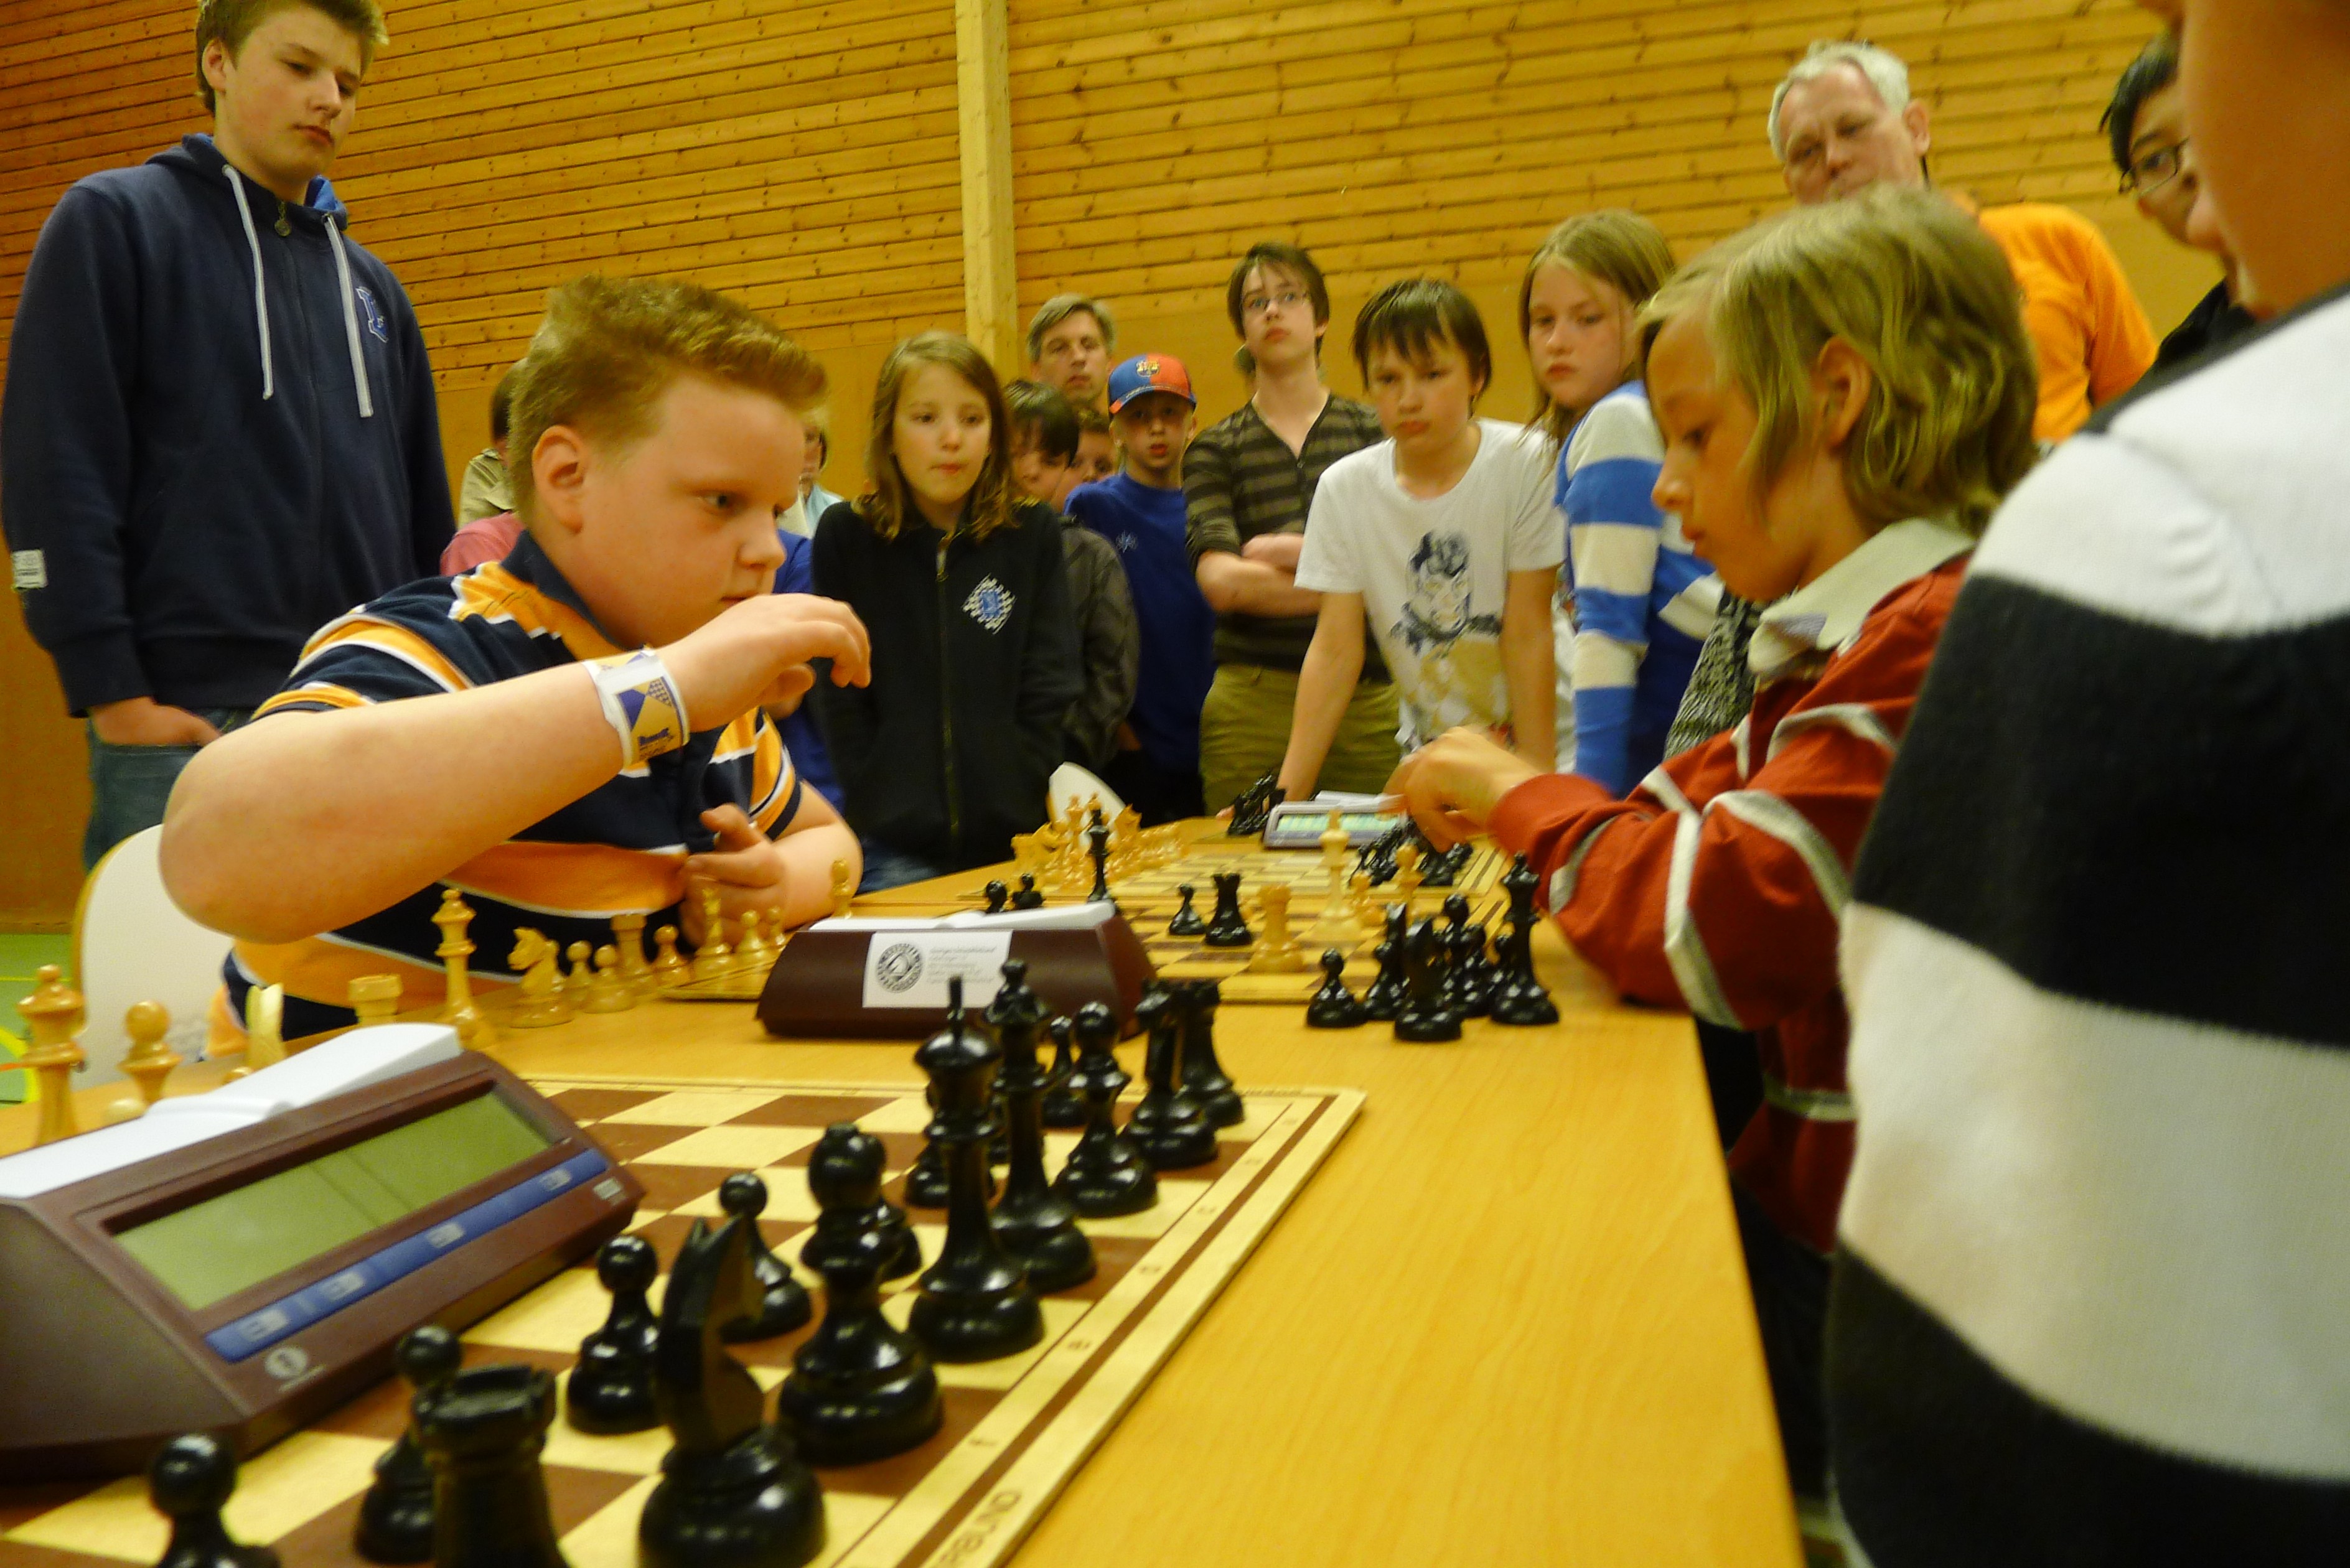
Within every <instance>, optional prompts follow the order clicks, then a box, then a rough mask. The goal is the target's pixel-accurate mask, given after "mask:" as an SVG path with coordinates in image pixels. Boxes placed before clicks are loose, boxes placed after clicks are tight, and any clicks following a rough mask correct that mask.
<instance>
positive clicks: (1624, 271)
mask: <svg viewBox="0 0 2350 1568" xmlns="http://www.w3.org/2000/svg"><path fill="white" fill-rule="evenodd" d="M1673 265H1674V264H1673V256H1672V252H1671V251H1670V250H1669V248H1668V247H1667V246H1666V244H1665V237H1664V235H1663V234H1659V232H1658V230H1657V227H1656V225H1655V224H1653V223H1649V222H1648V220H1647V219H1646V218H1643V217H1640V216H1639V215H1638V214H1637V213H1627V212H1624V211H1621V210H1611V211H1607V212H1600V213H1588V214H1586V215H1585V216H1582V217H1578V218H1569V219H1568V220H1567V221H1566V222H1565V223H1561V224H1560V225H1559V226H1558V227H1557V228H1555V229H1553V230H1552V231H1551V233H1550V236H1549V238H1547V239H1545V240H1544V241H1543V243H1542V246H1541V248H1540V249H1538V250H1536V251H1535V252H1534V259H1533V260H1532V261H1530V262H1528V263H1527V264H1526V273H1525V277H1524V280H1523V282H1522V283H1521V284H1520V286H1519V289H1518V325H1519V327H1520V329H1521V330H1522V331H1523V333H1524V335H1525V341H1526V357H1527V358H1528V359H1529V360H1530V361H1532V363H1533V365H1534V397H1535V404H1536V407H1537V409H1538V410H1540V412H1539V413H1538V414H1537V416H1536V417H1537V419H1538V420H1539V421H1541V422H1542V424H1543V425H1544V428H1545V429H1546V430H1547V431H1549V434H1550V437H1551V440H1552V441H1554V442H1555V443H1556V445H1557V449H1558V506H1559V510H1560V511H1562V512H1563V513H1565V514H1566V532H1567V541H1566V549H1567V560H1568V570H1567V574H1566V576H1565V578H1564V580H1563V587H1562V590H1561V591H1562V594H1572V595H1573V603H1574V608H1575V643H1574V651H1573V653H1572V655H1571V656H1570V657H1569V658H1567V659H1563V660H1562V661H1561V669H1562V673H1561V693H1560V706H1561V708H1562V709H1564V708H1565V707H1566V706H1567V704H1568V703H1569V702H1570V701H1571V702H1572V703H1573V708H1574V713H1575V763H1574V770H1573V771H1575V773H1578V774H1583V775H1584V776H1586V778H1592V779H1596V780H1597V781H1598V782H1599V783H1601V784H1605V785H1607V787H1608V788H1609V789H1610V790H1613V791H1615V792H1616V793H1617V794H1624V793H1625V792H1626V791H1627V790H1629V789H1630V788H1631V787H1632V786H1633V785H1634V784H1638V783H1639V782H1640V780H1641V779H1642V778H1644V777H1646V776H1647V774H1648V771H1649V770H1650V769H1652V768H1654V767H1655V766H1656V765H1657V764H1658V763H1659V762H1661V761H1662V760H1663V758H1664V753H1665V736H1666V732H1668V731H1669V730H1670V729H1671V727H1672V722H1673V715H1674V713H1675V712H1676V711H1678V710H1679V707H1680V701H1681V692H1682V691H1683V690H1684V689H1685V688H1686V687H1687V686H1688V685H1689V678H1690V670H1691V669H1692V668H1694V667H1695V665H1696V663H1697V656H1698V651H1699V649H1701V648H1702V647H1703V646H1704V645H1705V638H1706V633H1707V632H1708V631H1709V630H1710V629H1711V628H1712V624H1713V614H1714V607H1715V605H1716V604H1717V603H1718V602H1719V600H1720V598H1721V582H1720V580H1719V579H1717V578H1716V577H1715V576H1713V574H1712V572H1711V570H1710V569H1709V568H1708V567H1707V566H1706V565H1705V563H1704V562H1702V561H1700V560H1699V559H1698V558H1697V557H1696V556H1694V555H1692V554H1691V553H1690V547H1689V544H1688V542H1687V541H1686V540H1684V539H1683V538H1682V537H1681V530H1680V520H1679V518H1677V517H1675V516H1674V515H1672V514H1670V513H1667V512H1659V511H1658V510H1657V507H1656V504H1655V503H1654V502H1653V501H1652V500H1651V499H1650V497H1649V492H1650V491H1651V490H1652V489H1653V488H1654V487H1655V484H1656V482H1657V470H1658V466H1659V462H1661V461H1662V459H1663V456H1664V448H1663V446H1662V444H1661V442H1660V441H1659V438H1658V435H1657V427H1656V421H1654V420H1653V419H1651V418H1650V417H1649V413H1648V395H1647V393H1646V391H1645V390H1644V389H1642V387H1641V385H1640V382H1639V380H1638V376H1637V373H1636V372H1637V369H1638V360H1639V341H1638V336H1637V334H1636V333H1635V332H1634V330H1633V325H1632V323H1633V317H1634V316H1635V315H1636V314H1637V313H1638V310H1639V308H1640V306H1642V305H1643V304H1645V303H1646V302H1647V300H1648V296H1650V295H1652V294H1654V293H1656V291H1657V290H1658V289H1659V287H1660V286H1663V284H1664V282H1665V280H1666V279H1667V278H1669V277H1670V276H1671V275H1672V273H1673ZM1569 688H1571V691H1570V690H1569Z"/></svg>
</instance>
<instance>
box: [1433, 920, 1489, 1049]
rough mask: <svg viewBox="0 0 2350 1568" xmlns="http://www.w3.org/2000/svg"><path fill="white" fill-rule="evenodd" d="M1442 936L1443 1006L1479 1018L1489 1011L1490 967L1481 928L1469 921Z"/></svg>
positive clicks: (1462, 1015)
mask: <svg viewBox="0 0 2350 1568" xmlns="http://www.w3.org/2000/svg"><path fill="white" fill-rule="evenodd" d="M1454 897H1456V898H1457V897H1459V895H1458V894H1456V895H1454ZM1446 902H1447V903H1450V902H1451V899H1447V900H1446ZM1443 936H1444V947H1445V952H1446V964H1447V967H1446V969H1445V971H1444V1005H1445V1007H1446V1008H1447V1009H1448V1010H1449V1011H1451V1012H1453V1013H1455V1014H1457V1015H1458V1016H1460V1017H1461V1018H1482V1017H1484V1016H1485V1015H1486V1014H1487V1013H1489V1012H1492V1010H1493V966H1492V964H1491V963H1489V962H1487V961H1486V959H1485V928H1484V927H1483V926H1482V925H1479V924H1477V923H1476V922H1475V921H1471V922H1470V923H1469V924H1467V925H1465V926H1455V927H1454V928H1453V929H1451V930H1450V931H1447V932H1445V933H1443Z"/></svg>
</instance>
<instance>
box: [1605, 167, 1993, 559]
mask: <svg viewBox="0 0 2350 1568" xmlns="http://www.w3.org/2000/svg"><path fill="white" fill-rule="evenodd" d="M1681 317H1699V318H1700V319H1701V320H1702V321H1703V322H1704V325H1705V335H1706V340H1707V342H1708V343H1709V344H1710V345H1711V348H1712V349H1713V353H1714V356H1715V358H1716V359H1717V360H1718V361H1719V362H1720V365H1721V371H1722V374H1723V377H1724V379H1726V380H1727V381H1728V382H1729V383H1730V384H1731V385H1732V386H1734V387H1735V388H1736V389H1737V390H1738V391H1739V392H1741V393H1742V395H1744V397H1745V398H1746V400H1748V401H1749V402H1751V403H1752V405H1753V406H1754V415H1755V423H1754V439H1753V441H1752V443H1751V444H1750V445H1749V446H1748V448H1747V450H1746V455H1745V462H1746V466H1747V470H1748V473H1749V476H1750V478H1751V480H1752V484H1753V487H1754V491H1755V493H1757V494H1760V493H1763V491H1764V490H1766V489H1767V488H1768V487H1769V486H1770V484H1771V483H1772V482H1773V480H1775V479H1776V478H1777V477H1778V476H1779V474H1780V473H1781V472H1783V471H1784V470H1785V468H1786V466H1787V463H1788V462H1789V461H1790V460H1791V459H1792V458H1793V456H1794V452H1795V451H1796V449H1797V447H1798V446H1799V445H1800V444H1801V443H1802V442H1803V441H1804V439H1805V437H1806V435H1807V434H1808V432H1809V430H1810V427H1811V423H1812V420H1813V418H1814V401H1813V393H1812V388H1811V373H1812V367H1813V366H1814V364H1816V363H1817V362H1818V359H1819V355H1820V350H1821V349H1822V348H1825V347H1826V346H1827V343H1828V341H1829V339H1831V338H1837V339H1841V340H1842V341H1843V342H1845V343H1846V344H1847V345H1848V346H1849V347H1850V348H1852V349H1853V350H1854V352H1856V353H1857V354H1858V355H1859V356H1860V357H1861V358H1863V359H1865V360H1866V361H1867V362H1868V368H1869V370H1870V372H1871V375H1870V385H1869V389H1868V402H1867V404H1866V407H1865V408H1864V409H1863V410H1862V411H1861V415H1860V419H1859V421H1858V423H1856V425H1855V426H1854V427H1853V431H1852V436H1851V439H1850V440H1849V441H1847V442H1846V446H1845V451H1844V481H1845V489H1846V493H1848V494H1849V495H1850V496H1851V498H1852V504H1853V505H1854V507H1855V509H1856V510H1857V511H1858V512H1859V513H1860V514H1861V516H1862V517H1864V518H1865V519H1866V520H1867V521H1868V522H1870V523H1872V524H1876V525H1877V526H1878V527H1883V526H1885V525H1886V524H1890V523H1898V522H1899V521H1901V520H1902V519H1903V518H1907V517H1935V518H1939V519H1941V520H1943V521H1945V522H1948V523H1950V524H1953V525H1955V526H1958V527H1961V528H1964V529H1966V530H1967V531H1968V532H1970V533H1981V531H1982V527H1983V525H1984V524H1986V523H1988V522H1990V521H1991V514H1992V513H1993V512H1994V511H1996V510H1997V509H1998V507H1999V504H2000V502H2001V500H2002V498H2003V497H2004V496H2005V495H2006V494H2007V493H2008V492H2009V491H2010V490H2012V489H2013V488H2014V487H2015V486H2016V484H2017V483H2020V482H2021V481H2022V478H2023V476H2024V474H2025V473H2027V472H2030V471H2031V468H2032V465H2033V462H2034V461H2035V460H2036V459H2037V457H2038V455H2039V448H2038V446H2037V444H2036V443H2035V442H2034V441H2033V437H2032V420H2033V413H2034V412H2035V411H2036V410H2037V407H2038V403H2039V369H2038V360H2037V358H2036V357H2035V355H2034V352H2033V346H2032V338H2031V337H2030V336H2029V335H2028V334H2027V333H2026V332H2025V331H2024V327H2023V311H2022V294H2021V292H2020V291H2019V290H2018V289H2017V287H2016V284H2015V275H2014V274H2013V273H2012V271H2010V270H2009V268H2008V264H2007V257H2006V256H2005V255H2004V254H2002V252H2001V250H2000V248H1999V246H1998V245H1997V244H1994V243H1993V242H1992V240H1991V237H1990V236H1989V235H1988V234H1984V233H1983V231H1982V227H1981V224H1979V223H1976V222H1975V221H1974V220H1973V219H1971V218H1970V217H1968V216H1967V215H1966V214H1965V213H1962V212H1960V210H1959V209H1958V208H1957V207H1955V206H1953V205H1952V204H1951V203H1950V201H1949V200H1948V199H1947V198H1945V197H1942V196H1939V195H1937V194H1935V193H1934V192H1931V191H1923V190H1912V189H1908V188H1905V187H1899V186H1894V185H1887V184H1878V185H1873V186H1871V187H1870V188H1869V189H1867V190H1866V191H1864V192H1861V193H1860V194H1858V195H1856V196H1853V197H1849V198H1847V199H1846V200H1844V201H1841V202H1824V203H1822V204H1821V205H1819V206H1815V207H1797V208H1795V209H1794V211H1793V212H1790V213H1782V214H1781V215H1780V216H1778V217H1776V218H1773V219H1770V220H1768V221H1767V222H1764V223H1758V224H1756V225H1755V226H1754V227H1753V228H1751V229H1748V230H1747V231H1745V232H1744V233H1743V234H1734V235H1732V236H1731V238H1729V239H1727V240H1724V241H1723V242H1722V243H1721V244H1718V245H1716V246H1714V247H1713V249H1711V250H1710V251H1708V252H1706V253H1705V254H1703V255H1701V256H1700V257H1698V258H1697V259H1696V260H1695V261H1693V262H1691V263H1690V265H1688V266H1686V267H1684V268H1682V269H1681V272H1680V274H1679V276H1677V277H1675V278H1674V279H1673V280H1672V281H1671V282H1670V283H1669V284H1667V285H1666V286H1664V287H1663V288H1662V289H1660V290H1659V291H1658V293H1657V296H1656V297H1655V298H1654V299H1651V300H1650V301H1649V302H1648V308H1647V309H1645V310H1643V311H1642V312H1641V313H1640V327H1641V334H1640V336H1641V344H1640V352H1641V355H1642V358H1643V361H1644V366H1645V360H1646V358H1647V356H1648V353H1649V352H1650V351H1651V350H1652V349H1653V348H1655V347H1656V341H1657V334H1658V333H1659V331H1661V330H1662V329H1663V328H1664V327H1665V326H1666V324H1667V323H1669V322H1671V321H1674V320H1677V319H1679V318H1681Z"/></svg>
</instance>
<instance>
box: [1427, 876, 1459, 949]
mask: <svg viewBox="0 0 2350 1568" xmlns="http://www.w3.org/2000/svg"><path fill="white" fill-rule="evenodd" d="M1420 886H1421V887H1423V888H1425V887H1427V886H1428V884H1427V883H1425V882H1422V883H1421V884H1420ZM1443 911H1444V918H1445V919H1447V920H1450V921H1451V926H1450V927H1449V928H1448V929H1446V931H1445V933H1444V940H1445V951H1447V952H1450V951H1451V950H1452V945H1451V944H1452V940H1453V939H1454V938H1456V937H1458V936H1460V934H1461V932H1462V931H1465V930H1467V929H1469V895H1467V894H1466V893H1448V894H1446V895H1445V896H1444V904H1443Z"/></svg>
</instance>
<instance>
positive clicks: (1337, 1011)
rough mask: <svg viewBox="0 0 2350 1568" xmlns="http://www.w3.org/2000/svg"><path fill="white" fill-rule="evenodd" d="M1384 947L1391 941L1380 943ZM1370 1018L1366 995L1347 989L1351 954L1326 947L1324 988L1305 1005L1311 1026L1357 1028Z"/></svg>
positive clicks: (1309, 1027)
mask: <svg viewBox="0 0 2350 1568" xmlns="http://www.w3.org/2000/svg"><path fill="white" fill-rule="evenodd" d="M1379 945H1380V946H1381V947H1382V948H1384V947H1385V946H1386V945H1387V944H1386V943H1385V942H1382V943H1380V944H1379ZM1369 1017H1370V1013H1369V1012H1366V1011H1365V1010H1364V1007H1363V1000H1362V998H1360V997H1358V996H1357V995H1356V994H1355V993H1354V992H1351V991H1348V990H1347V955H1346V954H1345V953H1343V952H1340V951H1339V950H1337V949H1336V948H1324V949H1323V950H1322V989H1321V990H1319V991H1317V992H1315V993H1314V997H1313V1000H1312V1001H1310V1002H1307V1003H1306V1004H1305V1027H1307V1028H1308V1029H1355V1028H1358V1027H1360V1026H1361V1024H1362V1023H1363V1022H1364V1021H1365V1020H1366V1019H1367V1018H1369Z"/></svg>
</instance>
